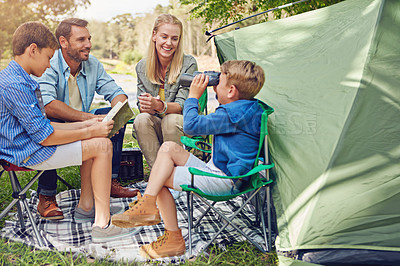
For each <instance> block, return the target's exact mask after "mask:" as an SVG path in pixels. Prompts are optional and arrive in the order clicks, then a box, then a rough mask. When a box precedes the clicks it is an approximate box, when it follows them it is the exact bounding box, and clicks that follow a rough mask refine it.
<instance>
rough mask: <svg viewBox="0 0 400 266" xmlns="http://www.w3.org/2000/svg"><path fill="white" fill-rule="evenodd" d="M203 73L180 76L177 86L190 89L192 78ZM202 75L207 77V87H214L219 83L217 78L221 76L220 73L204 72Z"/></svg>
mask: <svg viewBox="0 0 400 266" xmlns="http://www.w3.org/2000/svg"><path fill="white" fill-rule="evenodd" d="M202 73H203V72H199V71H195V72H194V73H193V74H189V73H183V74H182V76H181V79H180V81H179V85H182V86H183V87H190V84H192V81H193V78H194V77H195V76H196V75H199V74H202ZM204 74H205V75H206V76H208V78H209V80H208V84H207V86H216V85H218V83H219V76H220V75H221V72H216V71H204Z"/></svg>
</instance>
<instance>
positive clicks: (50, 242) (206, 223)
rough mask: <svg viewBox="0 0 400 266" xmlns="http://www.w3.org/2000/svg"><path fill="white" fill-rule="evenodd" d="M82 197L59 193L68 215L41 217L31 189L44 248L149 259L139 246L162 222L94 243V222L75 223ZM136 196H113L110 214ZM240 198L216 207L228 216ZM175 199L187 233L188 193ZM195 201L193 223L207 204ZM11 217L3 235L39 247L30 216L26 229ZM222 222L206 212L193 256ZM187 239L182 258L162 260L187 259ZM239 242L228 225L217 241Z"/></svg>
mask: <svg viewBox="0 0 400 266" xmlns="http://www.w3.org/2000/svg"><path fill="white" fill-rule="evenodd" d="M146 184H147V183H146V182H139V183H136V184H132V185H131V186H132V187H136V188H138V189H139V190H140V191H141V192H142V193H143V192H144V190H145V188H146ZM79 196H80V190H67V191H63V192H61V193H59V194H57V202H58V204H59V207H60V208H61V209H62V210H63V212H64V217H65V218H64V219H63V220H60V221H49V220H43V219H40V216H39V215H38V214H37V212H36V207H37V204H38V202H39V199H38V196H37V194H36V192H35V191H31V197H30V198H29V199H28V201H29V203H28V204H29V206H30V210H29V211H30V212H31V213H33V215H34V217H35V218H36V223H37V225H38V228H39V233H40V234H41V235H42V236H43V239H44V242H45V247H44V248H47V249H57V250H59V251H71V252H74V253H83V254H85V256H88V257H94V258H99V259H107V260H111V261H121V260H123V261H125V262H133V261H146V259H145V258H143V257H141V256H140V255H139V247H140V246H141V245H143V244H148V243H151V242H153V241H155V240H156V239H157V237H158V236H161V235H162V234H163V233H164V225H163V223H160V224H158V225H154V226H144V227H141V229H140V230H138V231H139V232H138V233H137V234H134V235H131V236H130V237H127V238H126V239H120V240H117V241H110V242H108V243H104V244H93V243H92V242H91V226H92V225H91V223H90V222H86V223H76V222H75V221H74V218H73V212H74V209H75V207H76V205H77V204H78V200H79ZM134 199H136V198H130V199H129V198H111V201H110V203H111V213H115V212H119V211H122V209H128V208H129V206H128V204H129V203H130V202H132V201H133V200H134ZM240 201H242V199H240V198H237V199H236V201H233V202H231V203H229V204H227V203H223V202H222V203H217V205H216V206H218V207H219V208H220V210H221V211H222V212H223V213H224V214H225V215H227V216H229V215H230V214H232V213H233V212H234V211H235V210H236V209H237V208H238V203H239V202H240ZM175 202H176V206H177V213H178V223H179V225H180V227H181V229H182V233H183V235H187V233H188V223H187V205H186V193H181V195H180V196H179V197H178V198H177V199H176V201H175ZM240 203H241V202H240ZM193 204H194V205H193V207H194V208H193V209H194V222H196V217H199V216H200V215H201V212H203V211H204V210H205V209H206V207H207V206H205V205H204V203H202V202H201V201H200V200H199V199H196V197H194V203H193ZM245 213H246V215H250V217H253V216H252V213H254V209H253V208H252V207H251V206H249V207H248V208H247V207H246V209H245ZM10 218H11V219H10V220H7V221H6V222H5V225H4V227H3V228H2V230H1V231H0V236H1V237H4V238H8V239H11V240H13V241H19V242H23V243H25V244H27V245H30V246H34V247H37V248H40V247H39V244H38V242H37V240H36V238H35V235H34V232H33V230H32V227H31V225H30V223H29V219H28V217H27V216H26V217H24V220H25V224H26V228H25V229H22V228H21V226H20V224H19V222H18V220H17V218H16V214H15V215H11V216H10ZM234 223H235V224H236V225H237V226H239V227H240V228H241V229H242V230H243V231H244V232H245V233H247V234H249V235H250V237H251V238H252V239H254V240H255V241H257V242H259V243H263V235H262V232H261V231H262V230H261V228H260V227H254V226H253V225H252V223H251V221H250V220H249V219H248V218H246V217H244V216H239V217H238V218H237V219H236V220H235V221H234ZM223 224H224V221H223V220H222V219H220V218H218V215H216V214H215V213H211V214H210V215H206V216H205V217H204V218H203V220H202V222H201V226H199V227H198V228H197V229H195V230H193V234H192V241H193V244H192V248H193V250H192V253H193V254H192V255H194V256H196V255H198V254H199V252H200V251H201V249H202V248H203V247H204V245H205V244H206V243H207V242H208V240H210V239H211V237H212V235H213V234H214V233H215V232H217V231H218V229H219V228H220V227H221V226H222V225H223ZM185 240H186V249H187V252H186V254H185V255H183V256H181V257H172V258H164V259H161V261H163V262H168V263H177V262H182V261H185V260H186V259H188V256H189V255H188V254H189V251H188V250H189V249H188V239H187V236H186V239H185ZM237 241H245V238H244V237H242V236H241V235H240V234H237V233H235V232H234V230H232V228H231V227H230V226H228V227H227V228H226V229H225V230H224V231H223V232H222V234H220V236H219V237H218V238H217V239H216V240H215V243H218V244H219V245H220V246H221V247H224V246H226V245H229V244H230V243H233V242H237Z"/></svg>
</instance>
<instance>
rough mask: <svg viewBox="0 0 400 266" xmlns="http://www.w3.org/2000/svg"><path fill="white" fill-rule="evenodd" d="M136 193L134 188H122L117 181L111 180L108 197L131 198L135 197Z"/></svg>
mask: <svg viewBox="0 0 400 266" xmlns="http://www.w3.org/2000/svg"><path fill="white" fill-rule="evenodd" d="M138 191H139V190H138V189H136V188H130V187H123V186H121V184H120V183H119V182H118V180H117V179H115V178H113V179H112V182H111V194H110V196H111V197H113V198H133V197H136V194H137V193H138Z"/></svg>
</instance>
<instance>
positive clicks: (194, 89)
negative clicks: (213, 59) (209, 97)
mask: <svg viewBox="0 0 400 266" xmlns="http://www.w3.org/2000/svg"><path fill="white" fill-rule="evenodd" d="M208 80H209V77H208V76H207V75H204V74H199V75H196V76H195V77H194V78H193V81H192V84H191V85H190V89H189V96H188V97H189V98H197V99H200V97H201V95H203V93H204V90H205V89H206V88H207V84H208Z"/></svg>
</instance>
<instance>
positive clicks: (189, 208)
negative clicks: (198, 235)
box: [186, 191, 193, 256]
mask: <svg viewBox="0 0 400 266" xmlns="http://www.w3.org/2000/svg"><path fill="white" fill-rule="evenodd" d="M186 196H187V215H188V235H189V256H192V223H193V210H192V208H193V205H192V204H193V195H192V193H191V192H190V191H188V192H187V193H186Z"/></svg>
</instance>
